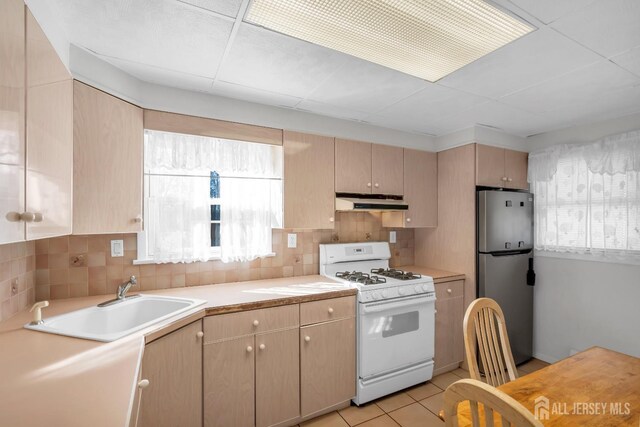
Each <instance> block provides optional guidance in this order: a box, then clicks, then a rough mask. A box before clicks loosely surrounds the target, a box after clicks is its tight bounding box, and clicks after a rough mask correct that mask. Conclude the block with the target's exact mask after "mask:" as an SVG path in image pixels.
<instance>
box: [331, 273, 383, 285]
mask: <svg viewBox="0 0 640 427" xmlns="http://www.w3.org/2000/svg"><path fill="white" fill-rule="evenodd" d="M336 277H338V278H340V279H344V280H348V281H349V282H354V283H361V284H363V285H380V284H382V283H387V279H385V278H384V277H379V276H375V275H373V276H372V275H370V274H368V273H362V272H360V271H340V272H338V273H336Z"/></svg>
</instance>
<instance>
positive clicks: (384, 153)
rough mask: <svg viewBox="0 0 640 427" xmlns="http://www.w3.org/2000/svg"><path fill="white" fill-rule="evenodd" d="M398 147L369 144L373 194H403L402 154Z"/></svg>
mask: <svg viewBox="0 0 640 427" xmlns="http://www.w3.org/2000/svg"><path fill="white" fill-rule="evenodd" d="M403 152H404V150H403V149H402V148H400V147H391V146H388V145H379V144H372V145H371V181H373V189H372V190H371V192H372V193H373V194H395V195H401V194H404V193H403V190H404V186H403V183H404V175H403V170H404V166H403V163H404V161H403V158H404V154H403Z"/></svg>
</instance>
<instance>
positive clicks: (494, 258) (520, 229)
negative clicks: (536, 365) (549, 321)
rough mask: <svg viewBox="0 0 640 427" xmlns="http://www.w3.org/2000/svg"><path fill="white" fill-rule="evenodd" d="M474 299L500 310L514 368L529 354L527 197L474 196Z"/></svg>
mask: <svg viewBox="0 0 640 427" xmlns="http://www.w3.org/2000/svg"><path fill="white" fill-rule="evenodd" d="M477 196H478V210H477V215H478V281H477V284H478V285H477V286H478V297H487V298H492V299H494V300H496V301H497V303H498V304H499V305H500V307H501V308H502V311H503V312H504V316H505V320H506V323H507V331H508V334H509V341H510V342H511V352H512V353H513V358H514V360H515V362H516V364H520V363H523V362H526V361H527V360H529V359H530V358H531V357H532V353H533V348H532V347H533V285H534V284H535V273H534V272H533V252H532V250H533V195H532V194H530V193H524V192H515V191H503V190H479V191H478V192H477Z"/></svg>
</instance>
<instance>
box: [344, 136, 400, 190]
mask: <svg viewBox="0 0 640 427" xmlns="http://www.w3.org/2000/svg"><path fill="white" fill-rule="evenodd" d="M402 170H403V149H402V148H400V147H391V146H388V145H379V144H371V143H368V142H361V141H352V140H349V139H340V138H336V168H335V175H336V187H335V191H336V192H337V193H358V194H394V195H401V194H403V193H402V192H403V182H404V177H403V171H402Z"/></svg>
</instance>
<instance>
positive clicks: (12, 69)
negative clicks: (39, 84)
mask: <svg viewBox="0 0 640 427" xmlns="http://www.w3.org/2000/svg"><path fill="white" fill-rule="evenodd" d="M24 13H25V6H24V2H23V1H22V0H3V1H1V2H0V133H1V134H2V135H3V136H2V149H1V150H0V244H2V243H10V242H18V241H21V240H24V238H25V235H24V223H23V222H22V221H20V220H19V218H18V215H20V214H21V213H23V212H24V179H25V175H24V174H25V172H24V162H25V124H24V122H25V18H24ZM12 217H13V218H12Z"/></svg>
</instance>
